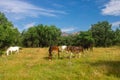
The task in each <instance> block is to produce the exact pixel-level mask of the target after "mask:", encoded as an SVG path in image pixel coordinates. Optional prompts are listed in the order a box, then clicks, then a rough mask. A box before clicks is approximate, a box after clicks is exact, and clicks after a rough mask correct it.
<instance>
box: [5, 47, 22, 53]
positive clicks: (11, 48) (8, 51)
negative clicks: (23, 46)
mask: <svg viewBox="0 0 120 80" xmlns="http://www.w3.org/2000/svg"><path fill="white" fill-rule="evenodd" d="M19 49H20V47H18V46H14V47H9V48H8V49H7V51H6V53H7V55H9V53H11V54H12V53H13V52H16V53H19Z"/></svg>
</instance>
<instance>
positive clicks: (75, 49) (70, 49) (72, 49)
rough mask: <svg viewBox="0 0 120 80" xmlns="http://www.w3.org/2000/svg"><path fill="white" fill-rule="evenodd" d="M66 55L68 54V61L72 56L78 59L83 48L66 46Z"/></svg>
mask: <svg viewBox="0 0 120 80" xmlns="http://www.w3.org/2000/svg"><path fill="white" fill-rule="evenodd" d="M66 51H67V53H70V57H69V58H70V59H71V58H72V55H73V54H75V55H76V54H78V55H79V56H78V57H80V53H81V52H82V53H83V47H82V46H67V48H66Z"/></svg>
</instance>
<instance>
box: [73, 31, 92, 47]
mask: <svg viewBox="0 0 120 80" xmlns="http://www.w3.org/2000/svg"><path fill="white" fill-rule="evenodd" d="M75 42H76V45H77V46H79V45H81V46H84V45H90V44H94V39H93V37H92V34H91V32H90V31H81V32H80V33H79V35H78V36H77V37H76V41H75Z"/></svg>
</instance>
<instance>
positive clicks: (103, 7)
mask: <svg viewBox="0 0 120 80" xmlns="http://www.w3.org/2000/svg"><path fill="white" fill-rule="evenodd" d="M0 11H1V12H3V13H5V15H6V17H7V18H8V19H9V21H11V22H12V23H13V24H14V26H15V27H17V28H18V29H19V31H23V30H24V29H28V28H29V27H31V26H34V25H38V24H44V25H55V26H57V27H58V28H60V29H61V30H62V31H63V32H76V31H86V30H88V29H90V27H91V24H95V23H97V22H98V21H105V20H107V21H109V22H110V24H112V28H113V29H115V28H116V27H118V25H119V24H120V0H0Z"/></svg>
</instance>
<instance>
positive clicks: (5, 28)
mask: <svg viewBox="0 0 120 80" xmlns="http://www.w3.org/2000/svg"><path fill="white" fill-rule="evenodd" d="M19 37H20V33H19V31H18V30H17V28H15V27H14V26H13V24H12V23H11V22H10V21H8V19H7V18H6V17H5V15H4V14H3V13H1V12H0V49H4V48H5V47H8V46H12V45H19V42H20V41H19Z"/></svg>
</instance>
